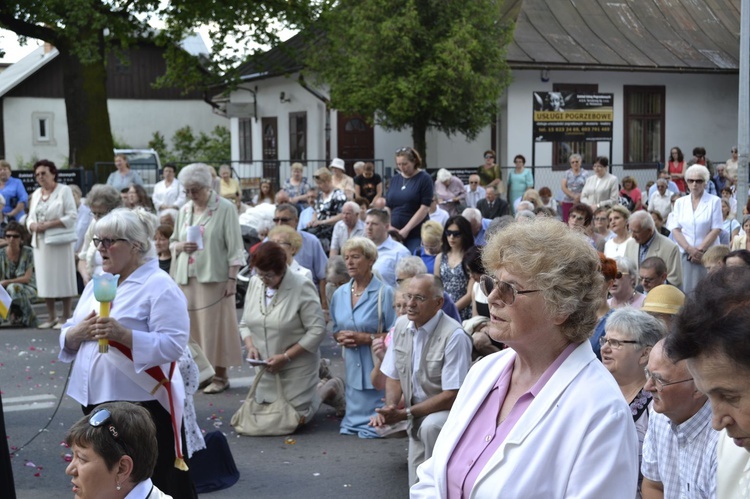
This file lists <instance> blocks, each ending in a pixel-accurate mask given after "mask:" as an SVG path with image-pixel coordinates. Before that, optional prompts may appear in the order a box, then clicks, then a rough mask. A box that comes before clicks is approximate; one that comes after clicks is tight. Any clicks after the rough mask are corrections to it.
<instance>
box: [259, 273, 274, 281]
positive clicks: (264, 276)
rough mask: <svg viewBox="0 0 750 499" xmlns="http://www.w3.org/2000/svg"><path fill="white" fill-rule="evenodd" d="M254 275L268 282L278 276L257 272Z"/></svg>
mask: <svg viewBox="0 0 750 499" xmlns="http://www.w3.org/2000/svg"><path fill="white" fill-rule="evenodd" d="M255 275H257V276H258V277H259V278H260V279H261V280H262V281H270V280H273V279H276V278H277V277H278V274H275V273H273V272H257V271H256V272H255Z"/></svg>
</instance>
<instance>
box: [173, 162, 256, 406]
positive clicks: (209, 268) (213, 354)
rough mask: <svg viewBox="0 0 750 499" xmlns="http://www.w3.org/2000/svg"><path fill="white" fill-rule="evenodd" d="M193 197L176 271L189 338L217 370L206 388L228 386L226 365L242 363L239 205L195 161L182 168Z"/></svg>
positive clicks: (180, 223)
mask: <svg viewBox="0 0 750 499" xmlns="http://www.w3.org/2000/svg"><path fill="white" fill-rule="evenodd" d="M179 179H180V183H182V185H183V186H184V187H185V193H186V194H187V197H188V202H187V203H185V205H184V206H183V207H182V208H180V212H179V214H178V215H177V223H176V224H175V228H174V233H173V234H172V238H171V241H172V243H171V244H172V258H173V259H174V260H173V261H172V269H171V273H172V277H174V279H175V281H177V284H179V285H180V287H181V288H182V291H183V292H184V293H185V296H186V297H187V300H188V310H189V311H190V338H191V339H192V340H193V341H195V342H196V343H198V345H199V346H200V347H201V348H202V349H203V351H204V353H205V354H206V357H207V358H208V361H209V362H210V363H211V365H212V366H213V368H214V370H215V371H216V374H215V375H214V378H213V381H212V382H211V384H209V385H208V386H207V387H205V389H204V390H203V392H204V393H208V394H215V393H220V392H223V391H224V390H226V389H227V388H229V378H228V377H227V367H229V366H236V365H239V364H241V363H242V356H241V355H240V338H239V330H238V329H237V317H236V310H235V297H234V295H235V293H236V292H237V280H236V279H237V272H238V271H239V269H240V267H241V266H242V265H244V263H245V256H244V247H243V245H242V234H241V232H240V222H239V218H238V215H237V209H236V207H235V206H234V205H233V204H232V202H231V201H229V200H228V199H225V198H223V197H221V196H219V194H218V193H217V192H216V191H214V190H213V189H212V188H211V185H212V183H213V181H212V178H211V168H210V167H209V166H208V165H205V164H203V163H193V164H191V165H188V166H186V167H184V168H183V169H182V170H180V176H179Z"/></svg>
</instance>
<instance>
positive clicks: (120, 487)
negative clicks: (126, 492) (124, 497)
mask: <svg viewBox="0 0 750 499" xmlns="http://www.w3.org/2000/svg"><path fill="white" fill-rule="evenodd" d="M115 483H116V484H117V487H116V488H117V490H120V489H122V486H121V485H120V482H115Z"/></svg>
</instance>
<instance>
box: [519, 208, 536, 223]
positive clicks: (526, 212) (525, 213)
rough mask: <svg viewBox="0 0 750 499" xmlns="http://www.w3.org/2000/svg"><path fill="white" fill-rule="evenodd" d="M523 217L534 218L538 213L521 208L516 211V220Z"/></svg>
mask: <svg viewBox="0 0 750 499" xmlns="http://www.w3.org/2000/svg"><path fill="white" fill-rule="evenodd" d="M523 218H525V219H528V220H532V219H534V218H536V214H535V213H534V212H533V211H531V210H519V211H518V212H517V213H516V221H521V219H523Z"/></svg>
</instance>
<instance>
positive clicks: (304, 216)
mask: <svg viewBox="0 0 750 499" xmlns="http://www.w3.org/2000/svg"><path fill="white" fill-rule="evenodd" d="M314 214H315V210H313V209H312V208H311V207H309V206H308V207H307V208H305V209H304V210H302V211H301V212H300V214H299V221H298V222H297V230H298V231H299V230H303V229H306V228H307V224H309V223H310V222H312V219H313V215H314Z"/></svg>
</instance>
